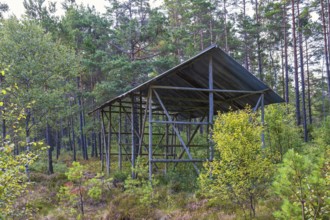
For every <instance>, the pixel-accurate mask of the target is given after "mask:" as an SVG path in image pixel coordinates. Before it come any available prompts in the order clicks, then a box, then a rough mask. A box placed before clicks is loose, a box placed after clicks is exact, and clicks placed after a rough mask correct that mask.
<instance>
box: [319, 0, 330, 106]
mask: <svg viewBox="0 0 330 220" xmlns="http://www.w3.org/2000/svg"><path fill="white" fill-rule="evenodd" d="M321 14H322V27H323V39H324V54H325V64H326V71H327V84H328V98H329V99H330V67H329V53H328V52H329V51H328V37H329V36H328V35H327V26H326V21H325V9H324V2H323V0H321Z"/></svg>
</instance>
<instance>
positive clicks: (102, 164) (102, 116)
mask: <svg viewBox="0 0 330 220" xmlns="http://www.w3.org/2000/svg"><path fill="white" fill-rule="evenodd" d="M104 114H105V113H104V111H103V110H102V111H101V123H102V136H103V138H102V139H103V144H102V147H101V152H100V154H101V171H104V147H105V145H106V134H105V125H104Z"/></svg>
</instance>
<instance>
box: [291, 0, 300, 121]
mask: <svg viewBox="0 0 330 220" xmlns="http://www.w3.org/2000/svg"><path fill="white" fill-rule="evenodd" d="M291 4H292V38H293V39H292V40H293V59H294V84H295V95H296V120H297V124H298V125H300V124H301V120H300V117H301V116H300V98H299V76H298V58H297V38H296V17H295V1H294V0H291Z"/></svg>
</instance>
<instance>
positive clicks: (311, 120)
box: [305, 39, 313, 124]
mask: <svg viewBox="0 0 330 220" xmlns="http://www.w3.org/2000/svg"><path fill="white" fill-rule="evenodd" d="M305 46H306V68H307V69H306V71H307V102H308V116H309V117H308V118H309V124H313V118H312V101H311V83H310V72H309V60H308V59H309V54H308V43H307V39H306V40H305Z"/></svg>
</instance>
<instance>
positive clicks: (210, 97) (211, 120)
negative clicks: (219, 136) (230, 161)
mask: <svg viewBox="0 0 330 220" xmlns="http://www.w3.org/2000/svg"><path fill="white" fill-rule="evenodd" d="M209 89H210V90H213V59H212V56H211V55H210V58H209ZM213 95H214V94H213V91H210V93H209V138H210V140H209V144H210V161H212V160H213V155H214V152H213V151H214V148H213V143H212V140H211V138H212V128H213V116H214V97H213Z"/></svg>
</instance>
